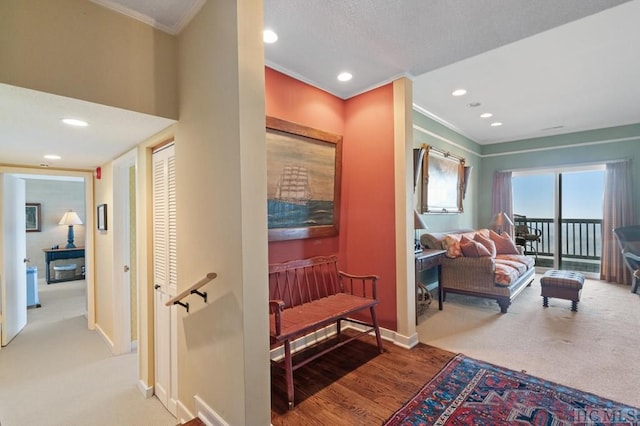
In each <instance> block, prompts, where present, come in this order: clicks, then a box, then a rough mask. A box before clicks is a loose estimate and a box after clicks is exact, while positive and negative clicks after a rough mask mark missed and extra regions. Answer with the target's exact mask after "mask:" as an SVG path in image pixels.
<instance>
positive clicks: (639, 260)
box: [613, 225, 640, 293]
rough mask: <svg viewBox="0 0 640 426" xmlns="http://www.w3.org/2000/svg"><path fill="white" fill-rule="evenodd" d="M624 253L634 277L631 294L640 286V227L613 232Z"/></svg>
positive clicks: (634, 226)
mask: <svg viewBox="0 0 640 426" xmlns="http://www.w3.org/2000/svg"><path fill="white" fill-rule="evenodd" d="M613 232H614V234H616V238H617V239H618V245H619V246H620V250H621V251H622V257H623V259H624V263H625V264H626V265H627V268H629V270H630V271H631V274H632V276H633V283H632V287H631V292H632V293H635V292H636V291H638V285H639V284H640V225H632V226H624V227H621V228H616V229H614V230H613Z"/></svg>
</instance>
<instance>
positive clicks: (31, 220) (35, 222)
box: [25, 203, 42, 232]
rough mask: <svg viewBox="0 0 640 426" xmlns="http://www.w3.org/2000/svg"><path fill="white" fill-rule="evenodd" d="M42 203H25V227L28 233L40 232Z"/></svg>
mask: <svg viewBox="0 0 640 426" xmlns="http://www.w3.org/2000/svg"><path fill="white" fill-rule="evenodd" d="M40 207H41V206H40V203H25V216H26V220H25V225H26V230H27V232H40V231H41V230H42V228H41V225H40V221H41V219H42V213H41V211H40Z"/></svg>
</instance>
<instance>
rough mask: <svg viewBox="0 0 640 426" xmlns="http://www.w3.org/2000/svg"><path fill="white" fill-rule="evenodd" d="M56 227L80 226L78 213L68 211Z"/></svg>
mask: <svg viewBox="0 0 640 426" xmlns="http://www.w3.org/2000/svg"><path fill="white" fill-rule="evenodd" d="M58 225H82V221H81V220H80V217H79V216H78V213H76V212H74V211H68V212H66V213H65V214H64V215H63V216H62V219H60V222H58Z"/></svg>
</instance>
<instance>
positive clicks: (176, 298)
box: [165, 272, 218, 311]
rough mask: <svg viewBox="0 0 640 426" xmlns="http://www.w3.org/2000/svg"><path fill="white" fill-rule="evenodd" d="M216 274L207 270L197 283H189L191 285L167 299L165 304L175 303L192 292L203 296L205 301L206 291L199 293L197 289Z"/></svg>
mask: <svg viewBox="0 0 640 426" xmlns="http://www.w3.org/2000/svg"><path fill="white" fill-rule="evenodd" d="M217 276H218V274H216V273H215V272H209V273H208V274H207V275H205V276H204V278H202V279H201V280H200V281H198V282H197V283H195V284H193V285H191V287H189V288H187V289H185V290H183V291H181V292H180V293H178V294H177V295H175V296H173V297H172V298H171V299H169V300H167V302H166V303H165V306H171V305H175V304H177V303H178V302H181V301H182V299H184V298H185V297H187V296H189V295H190V294H193V293H197V294H199V295H200V296H202V297H204V300H205V302H206V301H207V293H200V292H199V291H198V289H199V288H200V287H202V286H203V285H205V284H206V283H208V282H209V281H211V280H213V279H214V278H215V277H217ZM187 311H188V309H187Z"/></svg>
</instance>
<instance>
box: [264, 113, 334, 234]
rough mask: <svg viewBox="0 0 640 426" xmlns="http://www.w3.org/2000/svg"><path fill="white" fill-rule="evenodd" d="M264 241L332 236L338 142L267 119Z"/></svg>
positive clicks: (328, 136)
mask: <svg viewBox="0 0 640 426" xmlns="http://www.w3.org/2000/svg"><path fill="white" fill-rule="evenodd" d="M266 144H267V145H266V146H267V198H268V201H267V203H268V205H267V210H268V228H269V241H281V240H296V239H302V238H316V237H330V236H334V235H337V234H338V229H339V219H340V180H341V171H342V136H340V135H335V134H332V133H327V132H323V131H321V130H317V129H313V128H310V127H307V126H303V125H300V124H296V123H291V122H288V121H285V120H281V119H278V118H274V117H267V131H266Z"/></svg>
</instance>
